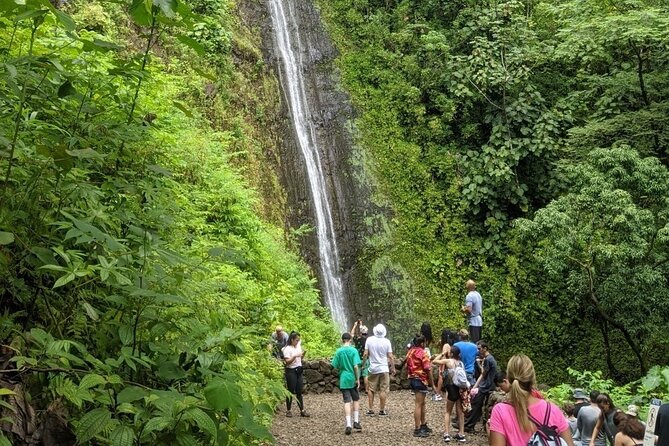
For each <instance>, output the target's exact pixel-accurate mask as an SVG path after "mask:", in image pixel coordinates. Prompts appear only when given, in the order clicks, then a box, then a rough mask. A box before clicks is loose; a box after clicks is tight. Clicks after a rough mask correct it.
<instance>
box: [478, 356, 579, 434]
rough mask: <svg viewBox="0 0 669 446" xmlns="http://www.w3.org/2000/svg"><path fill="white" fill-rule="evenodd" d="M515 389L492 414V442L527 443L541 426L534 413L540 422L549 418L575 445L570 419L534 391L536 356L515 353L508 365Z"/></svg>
mask: <svg viewBox="0 0 669 446" xmlns="http://www.w3.org/2000/svg"><path fill="white" fill-rule="evenodd" d="M506 374H507V379H508V380H509V382H510V383H511V390H510V391H509V394H508V396H507V401H506V403H502V404H497V405H495V407H494V408H493V410H492V414H491V416H490V437H489V440H488V442H489V445H490V446H527V443H528V441H529V440H530V438H531V437H532V435H533V434H534V432H535V431H536V430H537V425H536V424H535V423H534V422H533V421H532V420H530V416H532V418H534V419H535V420H538V421H539V422H543V421H544V420H548V422H547V423H546V425H548V426H551V427H553V428H554V429H555V431H556V432H557V433H558V434H559V435H560V437H562V438H563V439H564V440H565V442H566V444H567V445H568V446H574V442H573V440H572V438H571V431H570V430H569V424H568V423H567V419H566V418H565V417H564V415H563V414H562V411H560V409H559V408H558V407H557V406H556V405H555V404H552V403H549V402H548V401H546V400H542V399H539V398H537V397H536V396H534V395H533V393H532V390H533V389H534V388H535V386H536V381H537V378H536V376H535V374H534V365H533V364H532V360H531V359H530V358H528V357H527V356H525V355H515V356H513V357H512V358H511V359H510V360H509V363H508V365H507V367H506Z"/></svg>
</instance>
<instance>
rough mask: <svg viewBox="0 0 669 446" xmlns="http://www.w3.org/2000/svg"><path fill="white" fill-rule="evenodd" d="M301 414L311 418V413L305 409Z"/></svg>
mask: <svg viewBox="0 0 669 446" xmlns="http://www.w3.org/2000/svg"><path fill="white" fill-rule="evenodd" d="M300 416H301V417H304V418H309V417H310V416H311V415H309V412H307V411H306V410H303V411H302V412H300Z"/></svg>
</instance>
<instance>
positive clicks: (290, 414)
mask: <svg viewBox="0 0 669 446" xmlns="http://www.w3.org/2000/svg"><path fill="white" fill-rule="evenodd" d="M286 416H287V417H288V418H290V417H292V416H293V412H291V411H290V410H287V411H286Z"/></svg>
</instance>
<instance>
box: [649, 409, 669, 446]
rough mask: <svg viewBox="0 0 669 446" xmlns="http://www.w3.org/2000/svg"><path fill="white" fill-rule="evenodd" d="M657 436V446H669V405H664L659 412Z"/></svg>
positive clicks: (656, 422)
mask: <svg viewBox="0 0 669 446" xmlns="http://www.w3.org/2000/svg"><path fill="white" fill-rule="evenodd" d="M649 424H650V425H652V423H649ZM655 435H657V445H656V446H669V403H664V404H662V405H661V406H660V409H659V410H658V411H657V419H656V420H655Z"/></svg>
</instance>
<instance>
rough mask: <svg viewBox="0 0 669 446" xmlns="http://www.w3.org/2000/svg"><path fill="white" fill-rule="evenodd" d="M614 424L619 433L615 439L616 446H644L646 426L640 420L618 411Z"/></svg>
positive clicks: (614, 417) (614, 416)
mask: <svg viewBox="0 0 669 446" xmlns="http://www.w3.org/2000/svg"><path fill="white" fill-rule="evenodd" d="M613 424H614V425H615V426H616V430H617V431H618V433H616V436H615V439H614V442H615V443H614V445H615V446H643V437H644V435H645V434H646V426H644V425H643V424H641V421H639V419H638V418H636V417H634V416H630V415H627V414H626V413H623V412H621V411H617V412H616V413H615V414H614V415H613Z"/></svg>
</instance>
